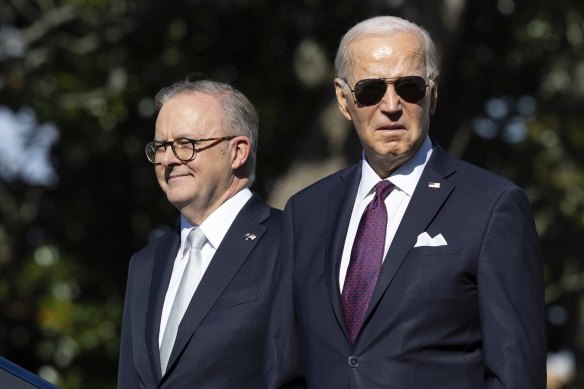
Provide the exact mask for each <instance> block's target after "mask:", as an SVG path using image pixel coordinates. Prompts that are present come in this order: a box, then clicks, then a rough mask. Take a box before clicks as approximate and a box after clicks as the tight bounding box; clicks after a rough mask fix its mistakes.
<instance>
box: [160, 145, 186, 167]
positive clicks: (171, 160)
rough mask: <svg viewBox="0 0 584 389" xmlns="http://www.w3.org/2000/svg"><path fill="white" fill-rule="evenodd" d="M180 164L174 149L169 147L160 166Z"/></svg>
mask: <svg viewBox="0 0 584 389" xmlns="http://www.w3.org/2000/svg"><path fill="white" fill-rule="evenodd" d="M180 163H181V161H180V160H179V159H178V158H177V157H176V155H174V152H173V151H172V147H171V146H167V147H166V149H165V150H164V153H163V154H162V158H161V159H160V164H161V165H162V166H165V167H166V166H170V165H176V164H180Z"/></svg>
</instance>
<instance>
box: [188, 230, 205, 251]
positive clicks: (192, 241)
mask: <svg viewBox="0 0 584 389" xmlns="http://www.w3.org/2000/svg"><path fill="white" fill-rule="evenodd" d="M206 241H207V237H206V236H205V234H204V233H203V230H201V229H200V228H199V227H193V229H192V230H191V232H189V235H188V237H187V243H186V247H187V248H193V249H196V250H200V249H202V248H203V246H204V245H205V242H206Z"/></svg>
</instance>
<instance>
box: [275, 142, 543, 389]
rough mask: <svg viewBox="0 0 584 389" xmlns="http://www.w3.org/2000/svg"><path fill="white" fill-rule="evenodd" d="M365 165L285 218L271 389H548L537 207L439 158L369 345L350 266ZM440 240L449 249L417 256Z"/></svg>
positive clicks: (374, 311)
mask: <svg viewBox="0 0 584 389" xmlns="http://www.w3.org/2000/svg"><path fill="white" fill-rule="evenodd" d="M360 176H361V166H360V164H357V165H355V166H352V167H350V168H348V169H345V170H343V171H340V172H338V173H336V174H333V175H331V176H329V177H327V178H325V179H323V180H321V181H319V182H317V183H316V184H313V185H312V186H310V187H308V188H307V189H305V190H303V191H301V192H300V193H298V194H297V195H295V196H293V197H292V198H291V199H290V200H289V202H288V204H287V205H286V209H285V211H284V222H283V230H282V240H281V245H280V251H279V255H278V264H277V270H276V273H275V277H276V281H275V283H274V285H275V287H276V288H275V290H274V302H273V311H272V321H271V327H270V330H269V332H270V334H269V340H268V342H267V349H266V350H267V354H266V363H267V365H266V370H265V373H266V374H265V382H264V386H265V387H267V388H270V389H273V388H279V387H292V386H294V384H296V385H298V386H300V387H302V386H303V385H302V379H301V377H302V375H305V376H306V380H307V384H308V387H309V388H314V389H332V388H334V389H348V388H352V389H377V388H379V389H381V388H383V389H483V388H484V389H499V388H507V389H511V388H513V389H544V388H545V382H546V372H545V362H546V341H545V329H544V326H545V323H544V292H543V266H542V260H541V257H540V253H539V243H538V238H537V235H536V231H535V228H534V223H533V218H532V215H531V210H530V206H529V203H528V200H527V198H526V196H525V194H524V192H523V191H522V190H521V189H519V188H518V187H517V186H515V185H513V184H512V183H511V182H509V181H507V180H506V179H504V178H502V177H499V176H496V175H494V174H492V173H489V172H487V171H485V170H482V169H480V168H478V167H475V166H473V165H470V164H468V163H465V162H462V161H459V160H456V159H454V158H452V157H450V156H449V155H448V154H447V153H446V152H444V151H443V150H442V149H440V148H439V147H435V148H434V151H433V153H432V156H431V158H430V160H429V161H428V163H427V165H426V167H425V169H424V171H423V173H422V176H421V178H420V181H419V183H418V185H417V187H416V189H415V192H414V194H413V196H412V198H411V201H410V203H409V206H408V208H407V210H406V213H405V215H404V217H403V219H402V221H401V224H400V226H399V228H398V230H397V233H396V235H395V238H394V239H393V242H392V244H391V246H390V248H389V252H388V253H387V256H386V258H385V260H384V263H383V266H382V269H381V273H380V276H379V279H378V282H377V284H376V287H375V289H374V292H373V296H372V299H371V302H370V304H369V307H368V311H367V313H366V318H365V323H364V325H363V328H362V330H361V332H360V335H359V337H358V338H357V340H356V341H355V343H354V344H351V342H350V341H349V338H348V336H347V331H346V328H345V321H344V318H343V313H342V309H341V300H340V292H339V290H340V288H339V281H338V280H339V264H340V259H341V255H342V249H343V244H344V240H345V235H346V232H347V227H348V224H349V219H350V216H351V212H352V209H353V204H354V201H355V196H356V193H357V188H358V186H359V182H360ZM423 232H427V233H428V234H429V235H430V236H431V237H435V236H436V235H438V234H442V236H443V237H444V239H445V240H446V242H447V245H445V246H439V247H414V246H415V244H416V241H417V237H418V235H420V234H421V233H423Z"/></svg>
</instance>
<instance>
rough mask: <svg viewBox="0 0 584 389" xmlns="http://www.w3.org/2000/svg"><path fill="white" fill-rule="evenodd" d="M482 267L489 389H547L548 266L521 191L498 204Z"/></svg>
mask: <svg viewBox="0 0 584 389" xmlns="http://www.w3.org/2000/svg"><path fill="white" fill-rule="evenodd" d="M477 266H478V267H477V286H478V295H479V309H480V321H481V332H482V337H483V341H482V346H483V358H484V368H485V372H484V373H485V379H486V383H487V385H486V387H487V388H488V389H503V388H505V389H521V388H531V389H544V388H545V386H546V339H545V314H544V309H545V308H544V284H543V264H542V259H541V254H540V251H539V242H538V238H537V233H536V231H535V226H534V223H533V217H532V215H531V209H530V206H529V202H528V200H527V197H526V196H525V193H524V192H523V191H522V190H521V189H519V188H517V187H512V188H509V189H507V190H505V191H504V192H503V193H502V194H501V195H500V197H499V199H498V200H497V202H496V203H495V205H494V207H493V209H492V212H491V216H490V218H489V221H488V223H487V226H486V229H485V234H484V237H483V243H482V245H481V250H480V256H479V259H478V265H477Z"/></svg>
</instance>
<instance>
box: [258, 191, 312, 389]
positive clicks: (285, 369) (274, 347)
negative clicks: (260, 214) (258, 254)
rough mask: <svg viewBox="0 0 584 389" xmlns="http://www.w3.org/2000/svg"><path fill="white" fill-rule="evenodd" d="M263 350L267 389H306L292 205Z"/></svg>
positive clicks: (285, 219)
mask: <svg viewBox="0 0 584 389" xmlns="http://www.w3.org/2000/svg"><path fill="white" fill-rule="evenodd" d="M283 223H284V224H283V226H282V234H281V237H280V245H279V249H278V255H277V259H276V268H275V270H274V275H273V277H274V279H273V282H272V293H271V302H270V316H269V324H268V331H267V335H266V336H267V337H266V343H265V350H264V359H265V360H264V388H265V389H278V388H306V383H305V378H304V375H303V369H302V361H301V358H300V355H301V353H300V348H301V346H300V339H299V336H298V327H297V322H296V315H295V310H294V296H293V268H294V266H293V260H294V242H293V240H294V233H293V218H292V205H291V202H289V203H288V205H287V206H286V209H285V210H284V216H283Z"/></svg>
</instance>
